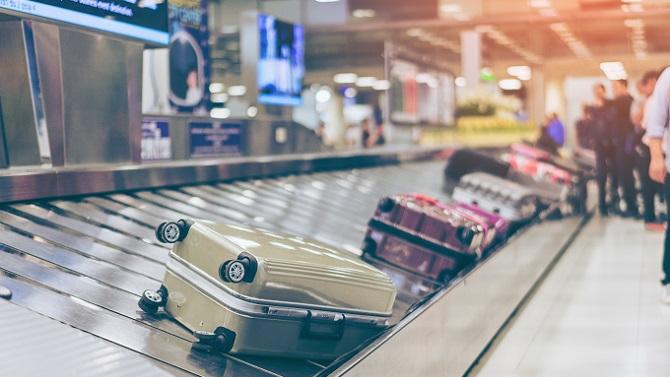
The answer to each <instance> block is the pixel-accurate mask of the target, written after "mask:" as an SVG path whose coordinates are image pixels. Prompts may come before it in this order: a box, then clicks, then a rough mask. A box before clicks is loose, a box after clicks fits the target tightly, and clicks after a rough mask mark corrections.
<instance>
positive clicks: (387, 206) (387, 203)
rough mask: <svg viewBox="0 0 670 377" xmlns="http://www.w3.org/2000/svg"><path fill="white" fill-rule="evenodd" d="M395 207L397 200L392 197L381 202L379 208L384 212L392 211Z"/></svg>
mask: <svg viewBox="0 0 670 377" xmlns="http://www.w3.org/2000/svg"><path fill="white" fill-rule="evenodd" d="M393 207H395V201H394V200H393V199H391V198H384V199H382V201H381V202H380V203H379V209H380V210H381V211H382V212H391V211H392V210H393Z"/></svg>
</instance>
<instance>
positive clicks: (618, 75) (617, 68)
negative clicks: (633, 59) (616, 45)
mask: <svg viewBox="0 0 670 377" xmlns="http://www.w3.org/2000/svg"><path fill="white" fill-rule="evenodd" d="M600 69H601V70H602V71H603V73H604V74H605V76H606V77H607V78H608V79H609V80H623V79H627V78H628V74H627V73H626V68H625V67H624V65H623V63H621V62H602V63H600Z"/></svg>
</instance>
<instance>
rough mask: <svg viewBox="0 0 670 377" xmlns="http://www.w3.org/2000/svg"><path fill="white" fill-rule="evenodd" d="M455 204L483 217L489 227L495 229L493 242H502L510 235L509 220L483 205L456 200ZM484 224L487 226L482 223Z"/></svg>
mask: <svg viewBox="0 0 670 377" xmlns="http://www.w3.org/2000/svg"><path fill="white" fill-rule="evenodd" d="M453 205H454V206H455V207H456V208H459V209H462V210H464V211H467V212H469V213H473V214H475V215H477V216H480V217H482V218H483V219H484V220H485V221H486V223H487V224H488V227H492V228H493V230H494V232H495V233H494V236H493V237H492V240H491V242H493V241H497V242H501V241H504V240H505V239H506V238H507V236H508V235H509V221H507V220H505V219H504V218H502V217H500V216H499V215H496V214H495V213H491V212H488V211H486V210H484V209H482V208H481V207H478V206H476V205H472V204H467V203H456V202H454V203H453ZM482 226H485V225H483V224H482Z"/></svg>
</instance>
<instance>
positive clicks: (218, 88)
mask: <svg viewBox="0 0 670 377" xmlns="http://www.w3.org/2000/svg"><path fill="white" fill-rule="evenodd" d="M224 89H225V86H224V85H223V84H221V83H220V82H213V83H211V84H209V92H210V93H221V92H223V90H224Z"/></svg>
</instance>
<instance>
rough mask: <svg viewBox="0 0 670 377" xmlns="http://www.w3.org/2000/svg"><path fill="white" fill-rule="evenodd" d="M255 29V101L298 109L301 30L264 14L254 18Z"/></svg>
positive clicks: (302, 49) (302, 66)
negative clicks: (257, 52) (257, 36)
mask: <svg viewBox="0 0 670 377" xmlns="http://www.w3.org/2000/svg"><path fill="white" fill-rule="evenodd" d="M258 28H259V33H260V56H259V59H258V70H257V74H258V77H257V80H258V82H257V84H258V91H259V93H258V101H259V102H260V103H264V104H269V105H289V106H298V105H300V103H301V98H300V95H301V93H302V85H303V77H304V75H305V63H304V57H305V36H304V28H303V27H302V26H301V25H295V24H290V23H287V22H283V21H280V20H277V19H276V18H274V17H272V16H268V15H264V14H261V15H259V16H258Z"/></svg>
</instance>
